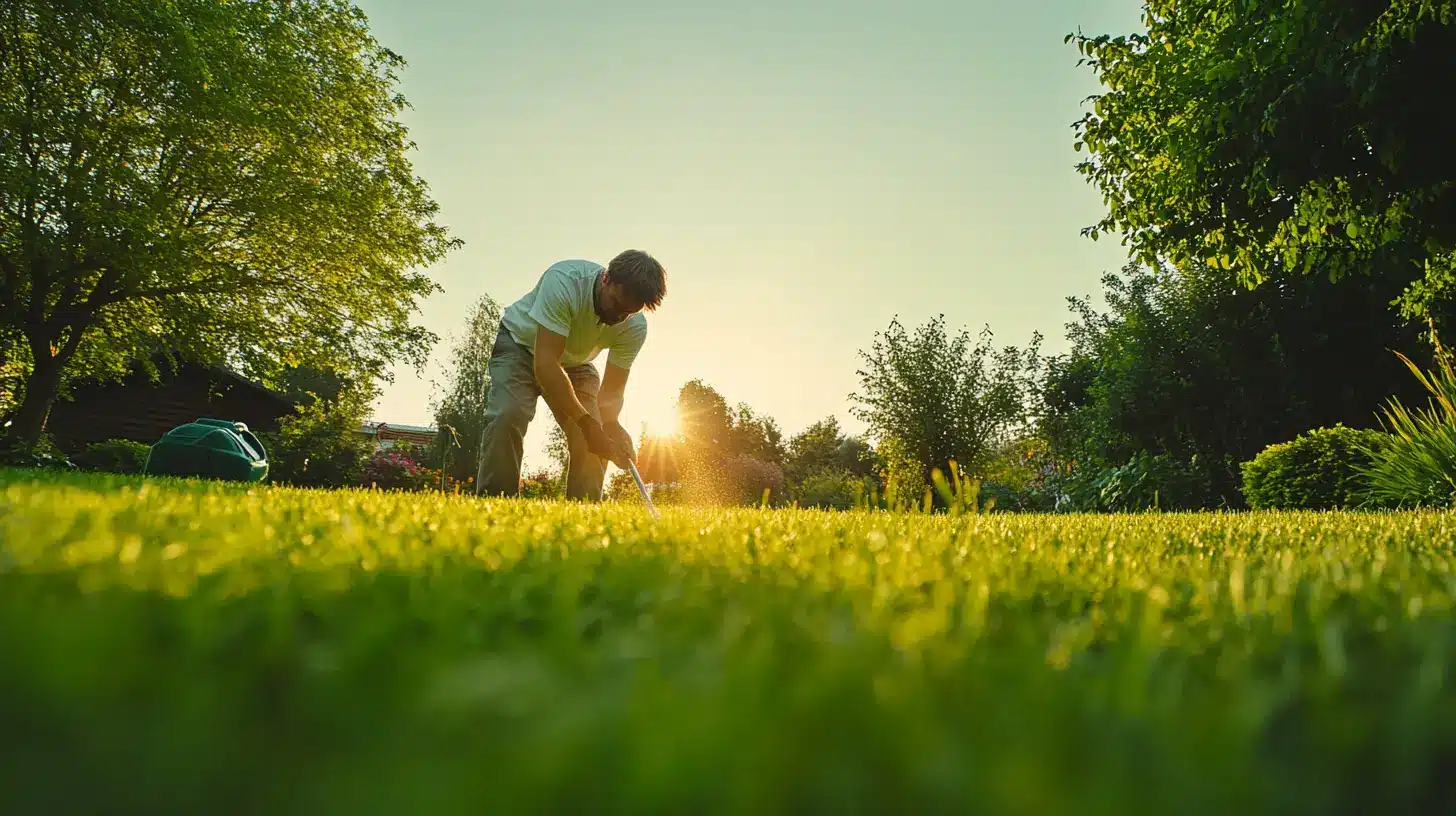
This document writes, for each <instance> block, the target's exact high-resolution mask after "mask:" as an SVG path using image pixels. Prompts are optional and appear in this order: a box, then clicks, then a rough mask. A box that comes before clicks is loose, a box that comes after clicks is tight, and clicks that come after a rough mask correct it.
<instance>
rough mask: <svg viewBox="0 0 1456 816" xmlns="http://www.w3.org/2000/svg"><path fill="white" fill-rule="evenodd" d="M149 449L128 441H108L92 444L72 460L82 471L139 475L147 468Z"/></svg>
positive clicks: (139, 443) (138, 443)
mask: <svg viewBox="0 0 1456 816" xmlns="http://www.w3.org/2000/svg"><path fill="white" fill-rule="evenodd" d="M150 451H151V448H150V447H149V446H147V445H144V444H142V443H141V442H133V441H132V440H130V439H108V440H106V441H105V442H92V443H91V444H89V445H87V446H86V449H85V450H83V451H81V452H80V453H78V454H76V456H75V457H73V460H72V461H74V462H75V463H76V466H77V467H79V468H81V469H82V470H99V471H104V472H106V473H141V472H142V471H143V470H145V469H146V466H147V454H148V453H149V452H150Z"/></svg>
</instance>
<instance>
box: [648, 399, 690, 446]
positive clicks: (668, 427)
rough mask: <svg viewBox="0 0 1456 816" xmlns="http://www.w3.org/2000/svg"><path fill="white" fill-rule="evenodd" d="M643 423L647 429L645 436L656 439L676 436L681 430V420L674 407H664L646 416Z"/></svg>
mask: <svg viewBox="0 0 1456 816" xmlns="http://www.w3.org/2000/svg"><path fill="white" fill-rule="evenodd" d="M642 421H643V423H644V424H645V425H646V427H647V435H648V436H651V437H656V438H659V439H660V438H662V437H665V436H667V437H670V436H677V435H678V433H679V432H680V431H681V430H682V419H681V417H680V416H679V415H678V412H677V406H676V405H671V404H669V405H666V406H664V407H662V408H660V409H658V410H654V411H652V412H650V413H648V414H646V415H645V416H644V417H643V419H642Z"/></svg>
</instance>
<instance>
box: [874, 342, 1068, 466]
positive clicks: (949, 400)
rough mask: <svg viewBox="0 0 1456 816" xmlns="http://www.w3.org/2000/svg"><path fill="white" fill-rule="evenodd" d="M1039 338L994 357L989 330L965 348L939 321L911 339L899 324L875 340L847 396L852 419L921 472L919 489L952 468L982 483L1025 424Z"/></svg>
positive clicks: (997, 351) (1033, 381)
mask: <svg viewBox="0 0 1456 816" xmlns="http://www.w3.org/2000/svg"><path fill="white" fill-rule="evenodd" d="M1040 342H1041V338H1040V336H1039V335H1038V336H1036V337H1034V338H1033V340H1032V342H1031V344H1030V345H1029V346H1028V347H1027V348H1026V349H1017V348H1016V347H1014V346H1008V347H1005V348H1002V349H999V350H998V349H995V348H994V347H993V346H992V334H991V331H990V329H989V328H987V329H986V330H985V331H983V332H982V334H981V337H980V339H979V342H977V344H976V345H975V346H972V345H971V336H970V333H969V332H968V331H965V330H962V331H960V332H959V333H957V334H956V336H955V337H950V336H948V335H947V333H946V329H945V318H944V316H939V317H936V318H934V319H932V320H930V321H929V322H927V323H926V324H925V325H923V326H920V327H919V328H917V329H916V330H915V332H914V333H913V334H911V333H909V332H907V331H906V329H905V327H904V326H903V325H901V323H900V322H899V320H898V319H895V320H892V321H891V322H890V326H889V328H888V329H887V330H886V331H885V332H884V333H883V334H880V333H876V336H875V341H874V344H873V346H872V347H871V349H870V350H869V351H867V352H865V351H861V352H860V355H861V357H862V358H863V359H864V361H865V367H864V368H863V369H861V370H860V371H859V372H858V373H859V376H860V391H859V392H857V393H855V394H854V395H852V398H853V399H854V400H855V403H856V405H855V407H854V408H853V410H854V412H855V414H856V416H857V417H859V418H860V419H862V420H863V421H864V422H865V423H867V424H868V425H869V427H870V430H871V433H872V434H873V435H875V436H876V437H878V439H879V440H880V442H881V443H883V442H885V441H886V440H890V439H893V440H896V442H897V446H896V447H895V449H896V451H897V454H896V457H897V461H899V460H901V459H904V458H908V459H909V460H910V461H913V462H916V463H918V464H919V466H920V470H921V473H920V477H921V481H922V483H928V482H929V479H930V474H931V471H932V470H933V469H936V468H939V469H940V470H942V471H944V472H947V473H948V472H949V466H950V463H951V462H952V461H954V462H956V463H957V465H958V466H959V467H960V469H961V470H962V471H963V472H965V473H967V474H970V475H973V476H979V475H982V470H983V469H984V468H985V467H986V466H987V465H988V464H989V463H990V461H991V458H992V456H993V455H994V453H995V451H996V450H997V449H998V446H1000V445H1001V444H1003V443H1005V442H1006V441H1007V440H1008V439H1009V438H1010V437H1011V436H1012V435H1013V433H1015V432H1016V431H1017V430H1018V429H1020V428H1021V427H1022V426H1023V423H1024V420H1025V419H1026V418H1027V409H1028V405H1029V400H1030V398H1031V397H1032V395H1033V394H1034V389H1035V378H1036V375H1037V372H1038V368H1039V365H1040V364H1039V363H1038V362H1037V361H1038V360H1039V359H1040V358H1039V356H1038V354H1039V348H1040Z"/></svg>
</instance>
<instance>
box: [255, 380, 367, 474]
mask: <svg viewBox="0 0 1456 816" xmlns="http://www.w3.org/2000/svg"><path fill="white" fill-rule="evenodd" d="M361 405H362V403H361V402H360V400H359V399H357V398H355V397H353V396H352V395H350V396H349V397H348V398H344V399H341V400H339V401H337V402H325V401H323V400H315V401H313V402H311V403H307V404H303V405H300V406H299V407H298V408H297V413H296V414H294V415H292V416H287V417H284V418H283V419H282V420H281V421H280V422H279V423H278V430H277V431H276V432H273V433H266V434H259V435H258V436H259V438H260V440H261V441H262V442H263V447H264V448H266V449H267V454H268V478H269V480H270V481H272V482H276V483H279V484H288V485H293V486H296V487H349V486H355V485H359V484H367V482H366V481H365V479H364V464H365V462H367V461H368V460H369V457H370V453H369V447H370V443H369V440H367V439H365V438H364V437H363V436H361V435H359V434H358V433H357V429H358V428H359V423H360V421H361V420H360V417H362V416H363V408H362V407H361Z"/></svg>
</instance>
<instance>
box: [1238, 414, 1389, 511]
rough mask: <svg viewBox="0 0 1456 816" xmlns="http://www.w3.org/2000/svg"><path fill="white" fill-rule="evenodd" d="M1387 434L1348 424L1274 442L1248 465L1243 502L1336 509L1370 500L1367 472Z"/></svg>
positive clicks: (1245, 466) (1279, 507)
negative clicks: (1347, 425) (1348, 425)
mask: <svg viewBox="0 0 1456 816" xmlns="http://www.w3.org/2000/svg"><path fill="white" fill-rule="evenodd" d="M1387 439H1388V435H1387V434H1384V433H1381V432H1380V431H1374V430H1356V429H1354V428H1347V427H1345V426H1344V425H1335V426H1333V427H1329V428H1316V429H1314V430H1311V431H1307V432H1305V433H1303V434H1300V435H1299V436H1298V437H1295V438H1294V439H1292V440H1290V441H1288V442H1280V443H1278V444H1275V445H1270V446H1269V447H1267V448H1265V449H1264V450H1262V451H1260V452H1259V455H1258V456H1255V457H1254V458H1253V459H1252V460H1250V461H1248V462H1245V463H1243V465H1242V466H1241V470H1242V471H1243V476H1244V500H1245V501H1247V502H1248V503H1249V507H1251V508H1253V509H1255V510H1335V509H1341V508H1353V507H1359V506H1362V505H1366V504H1368V503H1369V499H1368V495H1369V484H1368V482H1367V481H1366V478H1365V476H1364V475H1363V473H1362V471H1363V470H1364V469H1365V468H1367V467H1368V466H1369V465H1370V463H1371V460H1372V458H1371V451H1374V450H1378V449H1379V448H1380V447H1382V446H1383V445H1385V444H1386V442H1387Z"/></svg>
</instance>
